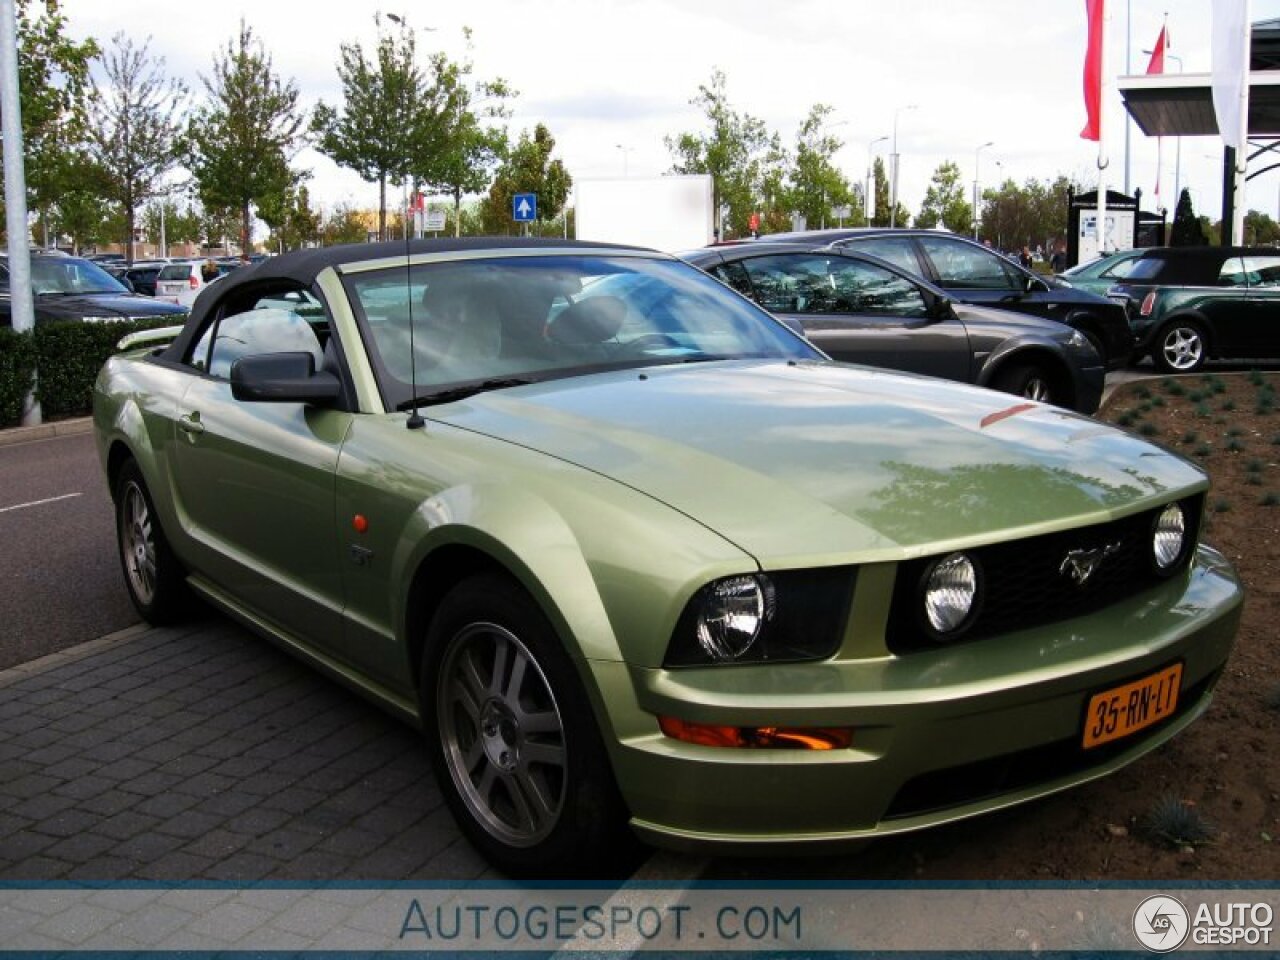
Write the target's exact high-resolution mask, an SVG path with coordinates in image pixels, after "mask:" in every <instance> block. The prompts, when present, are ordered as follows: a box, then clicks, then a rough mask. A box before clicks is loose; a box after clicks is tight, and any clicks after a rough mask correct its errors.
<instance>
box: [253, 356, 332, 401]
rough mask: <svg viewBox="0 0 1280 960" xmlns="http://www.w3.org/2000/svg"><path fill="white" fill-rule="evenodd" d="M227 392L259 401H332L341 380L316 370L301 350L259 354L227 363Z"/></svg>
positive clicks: (312, 362) (312, 360)
mask: <svg viewBox="0 0 1280 960" xmlns="http://www.w3.org/2000/svg"><path fill="white" fill-rule="evenodd" d="M231 395H232V396H233V397H235V398H236V399H237V400H256V401H259V402H263V403H312V404H317V405H324V404H329V403H332V402H333V401H335V400H337V399H338V398H339V397H340V396H341V395H342V382H341V381H340V380H338V378H337V377H335V376H334V375H333V374H332V373H329V372H328V371H327V370H321V371H320V372H319V373H317V372H316V358H315V357H314V356H312V355H311V354H309V353H306V352H304V351H298V352H296V353H260V354H256V355H254V356H249V357H241V358H240V359H239V360H237V361H236V362H235V363H233V364H232V365H231Z"/></svg>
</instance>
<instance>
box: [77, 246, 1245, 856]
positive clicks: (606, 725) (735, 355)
mask: <svg viewBox="0 0 1280 960" xmlns="http://www.w3.org/2000/svg"><path fill="white" fill-rule="evenodd" d="M145 336H146V337H152V338H154V337H156V336H158V335H157V334H155V333H151V334H147V335H145ZM169 336H170V337H171V338H172V339H171V341H170V342H168V343H167V344H165V345H162V346H155V345H151V346H147V345H146V344H145V342H144V341H143V339H142V338H135V339H134V340H133V341H132V343H133V345H134V346H135V347H136V348H135V349H133V350H132V351H131V352H128V353H125V354H122V355H119V356H116V357H113V358H112V359H111V360H109V361H108V362H107V364H106V366H105V367H104V368H103V370H102V372H101V374H100V375H99V377H98V380H97V384H96V387H95V395H94V427H95V430H96V436H97V444H98V450H99V454H100V457H101V463H102V467H103V470H104V473H105V475H106V479H107V483H108V485H109V487H110V490H111V493H112V496H113V498H114V503H115V511H116V527H117V531H118V539H119V556H120V560H121V566H122V568H123V571H124V579H125V583H126V585H127V587H128V590H129V593H130V595H131V597H132V599H133V601H134V603H135V604H136V606H137V608H138V610H139V611H140V612H141V613H142V615H143V616H144V617H146V618H147V619H148V620H152V621H163V620H167V619H172V618H174V617H178V616H181V615H182V614H183V612H184V611H185V609H186V607H185V598H186V596H187V594H188V591H193V592H195V593H197V594H199V595H200V596H202V597H204V598H205V599H206V600H208V601H209V602H211V603H212V604H214V605H215V606H217V607H218V608H220V609H221V610H223V611H225V612H226V613H227V614H229V615H230V616H233V617H235V618H236V619H237V620H239V621H240V622H241V623H244V624H246V625H247V626H249V627H250V628H252V629H254V630H256V631H258V632H259V633H261V634H262V635H264V636H265V637H268V638H270V639H271V640H273V641H275V642H276V643H278V644H280V645H281V646H283V647H284V648H285V649H287V650H289V651H290V652H292V653H293V654H295V655H296V656H298V657H300V658H302V659H303V660H305V661H307V662H309V663H311V664H314V665H315V666H316V667H318V668H319V669H321V670H323V671H324V672H326V673H327V674H329V675H330V676H332V677H333V678H335V679H337V680H338V681H340V682H342V683H344V684H348V685H349V686H351V687H352V688H353V689H355V690H357V691H359V692H360V693H361V694H363V695H364V696H366V697H368V698H369V699H371V700H373V701H374V702H376V703H378V704H380V705H381V706H383V707H385V708H386V709H388V710H390V711H392V712H393V713H395V714H397V715H399V716H401V717H403V718H404V719H405V720H406V721H408V722H409V723H411V724H413V725H415V726H417V727H419V728H420V729H421V730H422V731H423V733H424V735H425V744H426V748H427V749H428V751H429V753H430V756H431V758H432V762H433V764H434V769H435V778H436V782H437V784H438V786H439V789H440V790H441V791H442V792H443V793H444V796H445V798H446V799H447V801H448V804H449V806H450V808H451V809H452V811H453V813H454V815H455V816H456V817H457V819H458V822H459V824H460V825H461V828H462V830H463V831H464V832H465V833H466V835H467V836H468V837H469V838H470V839H471V841H472V842H473V843H475V844H476V846H477V847H479V848H480V849H481V850H482V851H483V852H484V853H485V854H486V855H487V856H489V857H490V858H491V859H492V860H493V862H494V863H496V864H498V865H499V866H500V867H501V868H502V869H504V870H507V871H510V872H513V873H522V874H531V875H535V876H551V875H554V874H569V875H578V876H582V875H585V874H587V873H590V872H593V871H595V870H596V869H598V868H600V867H601V866H602V864H604V863H605V862H606V861H608V860H609V858H610V857H611V856H613V855H614V854H615V853H616V851H617V850H618V849H620V848H621V847H625V846H626V842H625V841H626V840H627V838H628V835H629V833H628V832H629V831H630V834H631V835H636V836H639V837H641V838H643V839H645V840H648V841H652V842H654V843H659V844H665V845H671V846H677V847H687V846H706V847H713V848H716V847H718V848H738V849H748V850H760V849H761V848H763V847H767V846H769V845H776V844H791V845H808V846H810V847H815V846H816V847H817V848H819V849H821V848H822V845H823V844H826V843H829V842H831V841H838V840H842V839H852V838H870V837H877V836H883V835H887V834H893V833H899V832H902V831H909V830H916V829H919V828H923V827H928V826H931V825H934V824H941V823H946V822H949V821H954V820H958V819H960V818H963V817H969V816H973V815H975V814H980V813H983V812H985V811H989V810H995V809H998V808H1001V807H1006V806H1009V805H1010V804H1014V803H1019V802H1022V801H1025V800H1030V799H1032V798H1035V797H1040V796H1044V795H1046V794H1049V793H1053V792H1055V791H1058V790H1063V789H1066V788H1068V787H1071V786H1073V785H1076V784H1080V783H1084V782H1085V781H1088V780H1091V779H1093V778H1095V777H1098V776H1101V775H1103V774H1106V773H1108V772H1110V771H1113V770H1115V769H1117V768H1119V767H1121V766H1123V765H1124V764H1127V763H1129V762H1131V761H1132V760H1135V759H1136V758H1138V757H1139V756H1141V755H1143V754H1145V753H1146V752H1148V751H1150V750H1153V749H1155V748H1156V747H1158V746H1159V745H1160V744H1162V743H1164V742H1165V741H1167V740H1168V739H1169V738H1170V737H1173V736H1174V735H1176V734H1177V733H1179V732H1180V731H1182V730H1184V729H1185V728H1186V727H1187V726H1188V725H1189V724H1191V723H1192V722H1194V721H1195V719H1196V718H1197V717H1199V716H1200V715H1201V714H1202V713H1204V711H1205V710H1206V709H1207V708H1208V706H1209V703H1210V700H1211V698H1212V696H1213V689H1214V685H1215V683H1216V682H1217V680H1218V678H1219V676H1220V675H1221V673H1222V670H1223V666H1224V664H1225V662H1226V660H1227V656H1228V652H1229V651H1230V649H1231V645H1232V641H1233V639H1234V636H1235V633H1236V629H1237V626H1238V622H1239V617H1240V610H1241V601H1242V592H1241V588H1240V585H1239V582H1238V581H1237V579H1236V576H1235V574H1234V572H1233V571H1232V568H1231V565H1230V564H1229V563H1228V561H1227V560H1225V559H1224V558H1223V557H1222V555H1221V554H1219V553H1217V552H1216V551H1214V550H1212V549H1211V548H1209V547H1208V546H1205V545H1204V544H1203V543H1201V542H1200V526H1201V516H1202V514H1203V504H1204V496H1205V491H1206V490H1207V488H1208V478H1207V477H1206V475H1205V473H1204V471H1202V470H1201V469H1200V468H1199V467H1197V466H1196V465H1194V464H1192V463H1189V462H1188V461H1186V460H1184V459H1182V458H1181V457H1179V456H1177V455H1176V454H1174V453H1171V452H1170V451H1168V450H1166V449H1164V448H1161V447H1158V446H1155V445H1153V444H1150V443H1147V442H1145V441H1143V440H1142V439H1140V438H1138V437H1136V436H1133V435H1131V434H1128V433H1124V432H1122V431H1120V430H1116V429H1113V428H1111V427H1107V426H1105V425H1103V424H1100V423H1098V422H1096V421H1094V420H1091V419H1089V418H1087V417H1084V416H1081V415H1079V414H1076V413H1072V412H1070V411H1067V410H1063V409H1061V408H1058V407H1051V406H1049V405H1047V404H1042V403H1037V402H1035V401H1033V400H1029V399H1026V398H1023V397H1012V396H1009V395H1008V394H1006V393H998V392H995V391H992V390H985V389H980V388H977V387H972V386H968V385H961V384H955V383H948V382H945V381H940V380H935V379H932V378H927V377H919V376H910V375H903V374H897V373H890V372H887V371H883V370H873V369H869V368H865V367H856V366H851V365H846V364H842V363H836V362H833V361H831V360H830V359H828V358H827V357H825V356H824V355H823V354H821V353H820V352H819V351H818V350H817V349H815V348H814V347H812V346H811V345H810V344H808V343H807V342H805V340H804V339H803V338H801V337H800V336H798V335H796V334H795V333H793V332H792V331H791V330H789V329H788V328H787V327H786V326H784V325H783V324H782V323H781V322H779V321H778V320H776V319H774V318H773V317H771V316H770V315H769V314H767V313H765V312H764V311H763V310H761V309H760V308H759V307H758V306H756V305H754V304H753V303H751V302H749V301H748V300H746V299H745V298H743V297H741V296H739V295H738V294H736V293H734V292H733V291H732V290H729V289H728V288H727V287H725V286H724V285H723V284H721V283H719V282H718V281H716V280H714V279H712V278H711V277H709V276H707V275H706V274H705V273H702V272H701V271H699V270H697V269H695V268H694V267H691V266H689V265H688V264H685V263H682V262H680V261H679V260H676V259H674V258H672V257H668V256H665V255H663V254H659V253H655V252H653V251H648V250H637V249H632V248H626V247H612V246H605V245H598V244H581V243H573V242H570V241H564V240H553V241H523V240H516V239H508V238H505V237H503V238H491V239H478V238H473V239H462V240H440V241H415V242H412V243H410V244H409V245H408V249H407V250H406V247H405V245H404V244H399V243H396V244H373V245H358V246H340V247H330V248H326V249H321V250H309V251H299V252H296V253H290V254H284V255H282V256H278V257H273V258H271V259H270V260H268V261H265V262H263V263H261V264H258V265H257V266H252V267H245V268H243V269H241V270H237V271H236V272H235V273H233V274H231V275H230V276H228V277H226V278H224V279H222V280H219V281H218V282H217V283H216V284H213V285H211V286H210V287H209V288H208V289H206V290H205V291H204V292H203V293H202V294H201V296H200V297H199V298H198V299H197V301H196V304H195V309H194V312H193V314H192V316H191V319H190V321H189V322H188V323H187V324H186V326H185V327H184V328H183V329H181V330H180V331H179V330H174V331H170V333H169ZM426 802H428V800H427V797H426V796H424V803H426Z"/></svg>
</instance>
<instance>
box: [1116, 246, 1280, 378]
mask: <svg viewBox="0 0 1280 960" xmlns="http://www.w3.org/2000/svg"><path fill="white" fill-rule="evenodd" d="M1112 295H1115V296H1122V297H1124V298H1125V300H1126V303H1127V307H1128V311H1129V323H1130V326H1131V327H1132V328H1133V333H1134V337H1135V339H1136V341H1137V355H1138V356H1144V355H1149V356H1150V357H1151V361H1152V363H1154V364H1155V366H1156V369H1157V370H1161V371H1164V372H1166V373H1190V372H1192V371H1193V370H1199V369H1200V368H1201V367H1202V366H1204V364H1205V362H1206V361H1208V360H1211V359H1214V360H1216V359H1222V360H1276V359H1280V250H1277V249H1276V248H1274V247H1160V248H1154V249H1151V250H1148V251H1146V252H1145V253H1144V254H1143V255H1142V256H1141V257H1140V258H1138V259H1137V260H1134V261H1133V262H1132V263H1131V264H1130V266H1129V268H1128V270H1127V276H1126V277H1125V279H1124V280H1122V281H1120V282H1119V283H1117V284H1116V285H1115V286H1114V287H1112Z"/></svg>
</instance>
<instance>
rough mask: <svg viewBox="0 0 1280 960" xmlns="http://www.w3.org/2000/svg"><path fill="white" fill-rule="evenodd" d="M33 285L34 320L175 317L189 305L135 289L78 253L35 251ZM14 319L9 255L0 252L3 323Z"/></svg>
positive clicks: (0, 317)
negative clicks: (65, 255)
mask: <svg viewBox="0 0 1280 960" xmlns="http://www.w3.org/2000/svg"><path fill="white" fill-rule="evenodd" d="M31 286H32V289H33V292H34V294H35V320H36V323H49V322H53V321H57V320H89V321H93V320H97V321H103V320H126V319H128V320H140V319H151V318H153V317H173V318H174V319H173V322H174V323H181V322H182V317H183V316H185V314H186V312H187V311H186V310H184V309H183V308H182V307H175V306H174V305H173V304H171V303H161V302H160V301H158V300H153V299H152V298H151V297H144V296H141V295H139V294H136V293H131V292H130V291H129V290H128V288H126V287H125V286H124V285H123V284H122V283H120V281H119V280H117V279H116V278H115V277H113V276H111V274H109V273H107V271H106V270H104V269H103V268H102V267H100V266H98V265H97V264H96V263H91V262H90V261H88V260H82V259H81V258H80V257H64V256H57V257H54V256H32V258H31ZM12 325H13V318H12V304H11V302H10V299H9V258H8V257H0V327H9V326H12Z"/></svg>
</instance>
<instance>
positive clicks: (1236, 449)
mask: <svg viewBox="0 0 1280 960" xmlns="http://www.w3.org/2000/svg"><path fill="white" fill-rule="evenodd" d="M1243 451H1244V444H1243V443H1241V442H1240V441H1239V440H1236V439H1235V438H1232V439H1230V440H1228V441H1227V452H1228V453H1241V452H1243Z"/></svg>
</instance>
